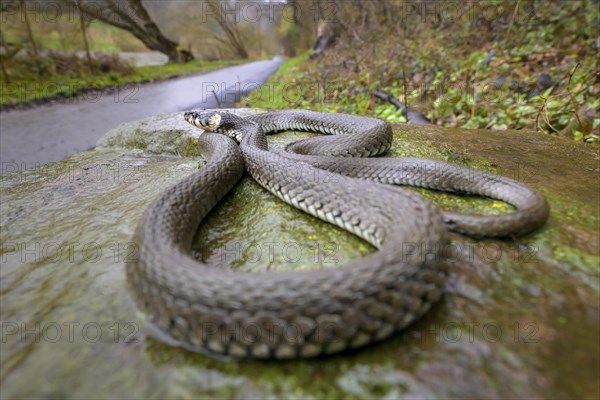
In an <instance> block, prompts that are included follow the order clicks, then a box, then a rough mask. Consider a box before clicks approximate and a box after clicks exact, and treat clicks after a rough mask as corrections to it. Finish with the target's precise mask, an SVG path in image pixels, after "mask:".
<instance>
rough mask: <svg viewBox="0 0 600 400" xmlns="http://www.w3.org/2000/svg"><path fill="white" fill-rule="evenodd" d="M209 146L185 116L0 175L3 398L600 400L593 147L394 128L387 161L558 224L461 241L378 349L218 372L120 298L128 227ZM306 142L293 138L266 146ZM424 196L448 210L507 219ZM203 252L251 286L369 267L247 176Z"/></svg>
mask: <svg viewBox="0 0 600 400" xmlns="http://www.w3.org/2000/svg"><path fill="white" fill-rule="evenodd" d="M239 112H241V113H242V114H243V113H247V112H253V110H239ZM199 132H200V131H199V130H197V129H195V128H193V127H191V126H189V125H188V124H187V123H185V122H184V121H183V119H182V116H181V115H180V113H177V114H169V115H162V116H157V117H153V118H149V119H145V120H141V121H137V122H135V123H129V124H125V125H122V126H120V127H119V128H116V129H114V130H113V131H111V132H109V133H107V134H106V135H105V136H104V137H103V138H102V139H101V140H100V142H99V143H98V146H97V148H96V150H94V151H89V152H84V153H79V154H77V155H74V156H72V157H70V158H68V159H66V160H64V161H62V162H59V163H55V164H48V165H44V166H41V167H40V168H36V169H31V170H26V171H23V172H19V173H13V174H9V175H7V176H4V177H2V181H1V183H2V187H1V205H0V207H1V208H0V211H1V213H0V223H1V226H2V232H1V239H0V240H1V254H0V256H1V261H2V267H1V269H0V288H1V294H0V296H1V298H0V299H1V320H2V342H1V347H2V351H1V352H0V361H1V363H0V364H1V366H0V378H1V381H2V397H3V398H17V397H18V398H23V397H36V398H99V397H101V398H173V397H186V398H187V397H193V398H197V397H257V398H266V397H283V398H297V397H302V398H306V397H314V398H323V397H356V398H358V397H387V398H427V399H429V398H448V397H460V398H482V397H485V398H499V397H502V398H529V397H546V398H548V397H556V398H598V397H599V396H600V393H598V390H599V389H598V384H597V377H598V375H599V373H600V370H599V353H600V344H599V340H598V339H599V329H598V326H599V322H600V318H599V310H598V304H599V299H600V297H599V289H600V284H599V280H598V273H599V262H600V244H599V228H598V227H599V224H600V210H599V204H600V190H599V180H598V175H599V173H600V164H599V160H600V157H599V151H598V147H597V146H590V145H583V144H580V143H575V142H572V141H568V140H564V139H562V138H554V137H548V136H544V135H539V134H536V133H528V132H515V131H478V130H460V129H442V128H437V127H434V126H410V125H408V126H401V125H398V126H396V127H395V143H394V146H393V151H392V155H393V156H397V157H401V156H416V157H429V158H434V159H439V160H443V161H448V162H453V163H456V164H460V165H465V166H468V167H472V168H475V169H485V170H488V171H497V172H498V173H500V174H502V175H505V176H509V177H512V178H515V179H517V180H519V181H522V182H525V183H526V184H529V185H530V186H532V187H533V188H535V189H537V190H539V191H540V192H541V193H542V194H544V195H545V196H547V198H548V200H549V202H550V205H551V207H552V211H551V217H550V220H549V222H548V224H547V225H546V226H545V227H544V228H542V229H541V230H539V231H538V232H535V233H534V234H531V235H528V236H526V237H520V238H514V239H512V240H504V241H498V240H477V241H476V240H473V239H469V238H462V237H456V238H455V239H454V242H453V243H454V246H455V248H456V250H457V252H460V254H461V255H462V259H461V260H460V262H459V261H457V262H455V263H454V265H453V268H452V270H451V275H450V279H449V282H448V285H447V288H446V295H445V296H444V298H443V299H442V301H440V303H439V304H438V305H437V306H435V307H434V308H433V309H432V310H431V311H430V312H429V313H428V314H427V315H426V317H425V318H423V319H422V320H420V321H418V322H417V323H416V324H414V325H412V326H411V327H409V328H408V329H407V330H406V331H404V332H402V333H399V334H397V335H395V336H394V337H393V338H392V339H390V340H386V341H384V342H383V343H381V344H378V345H375V346H370V347H368V348H365V349H363V350H361V351H356V352H352V353H347V354H342V355H338V356H334V357H327V358H322V359H318V360H300V361H290V362H223V361H218V360H215V359H211V358H208V357H206V356H204V355H202V354H195V353H190V352H188V351H186V350H183V349H180V348H176V347H172V346H170V345H168V344H165V343H163V342H161V341H159V340H157V339H155V338H153V337H152V336H150V332H151V330H150V328H149V327H148V326H147V325H145V323H144V318H143V315H141V314H140V313H139V311H138V310H137V309H136V307H135V305H133V304H132V302H131V301H130V300H129V297H128V294H127V291H126V287H125V274H124V260H125V259H127V258H128V257H132V256H135V250H136V249H135V248H134V247H133V245H132V243H131V241H130V240H131V237H132V234H133V230H134V228H135V225H136V223H137V221H138V219H139V218H140V216H141V213H142V212H143V210H144V209H145V207H146V206H147V205H148V204H149V202H150V201H152V199H154V198H155V197H156V196H158V194H159V193H160V192H162V191H163V190H164V189H165V188H166V187H167V186H169V185H171V184H173V183H175V182H177V181H178V180H180V179H181V178H182V177H184V176H186V175H187V174H189V173H190V172H192V171H193V170H195V169H196V168H197V167H198V163H199V160H200V158H199V157H198V155H199V154H198V150H197V148H196V146H195V143H194V138H195V137H197V136H198V134H199ZM306 136H308V135H307V134H299V133H293V132H289V133H284V134H280V135H277V136H274V137H271V138H270V143H271V144H272V145H273V146H274V147H277V146H281V145H282V144H285V143H287V142H290V141H293V140H297V139H298V138H300V137H306ZM420 192H422V193H423V194H424V195H426V196H428V197H430V198H431V199H433V200H434V201H436V202H437V203H439V204H440V205H441V206H442V207H443V208H445V209H453V210H462V211H465V212H484V213H498V212H503V211H504V210H506V209H508V206H506V205H504V204H502V203H500V202H493V201H490V200H483V199H477V198H470V197H469V198H464V197H457V196H450V195H445V194H440V193H432V192H428V191H424V190H423V191H420ZM195 243H196V244H195V252H196V254H197V256H198V257H200V258H202V259H204V260H211V261H213V262H215V263H217V264H223V265H229V266H231V267H232V268H237V269H240V270H251V271H265V270H270V269H273V270H293V269H298V268H330V267H336V266H339V265H340V264H342V263H344V262H345V261H347V260H349V259H354V258H357V257H360V256H361V255H364V254H367V253H369V252H371V251H374V249H373V248H371V247H370V246H369V245H367V244H365V243H364V242H362V241H361V240H359V239H357V238H355V237H354V236H352V235H351V234H348V233H346V232H344V231H342V230H340V229H338V228H335V227H332V226H330V225H328V224H326V223H323V222H320V221H318V220H316V219H314V218H312V217H310V216H307V215H305V214H303V213H302V212H299V211H296V210H294V209H293V208H291V207H289V206H287V205H285V204H283V203H281V202H280V201H279V200H277V199H275V198H274V197H273V196H271V195H270V194H269V193H267V192H265V191H264V190H262V189H261V188H260V187H259V186H258V185H257V184H255V183H254V182H253V181H252V180H251V178H249V177H245V178H244V179H243V181H242V182H241V183H240V184H239V185H238V186H237V187H236V188H235V189H234V190H233V192H232V193H230V195H228V197H226V199H224V200H223V201H222V202H221V203H220V204H219V206H218V208H217V209H215V210H214V211H213V212H212V214H211V215H210V216H209V217H208V219H207V221H206V223H205V224H203V225H202V226H201V228H200V229H199V231H198V234H197V237H196V240H195ZM457 260H458V259H457ZM271 273H276V271H272V272H271Z"/></svg>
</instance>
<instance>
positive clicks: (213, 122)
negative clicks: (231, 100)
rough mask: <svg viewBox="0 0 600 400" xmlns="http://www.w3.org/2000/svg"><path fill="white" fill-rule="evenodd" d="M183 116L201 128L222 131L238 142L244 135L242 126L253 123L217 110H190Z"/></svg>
mask: <svg viewBox="0 0 600 400" xmlns="http://www.w3.org/2000/svg"><path fill="white" fill-rule="evenodd" d="M183 118H185V120H186V121H187V122H189V123H190V124H192V125H194V126H196V127H198V128H200V129H204V130H205V131H207V132H216V133H222V134H224V135H227V136H229V137H231V138H233V139H234V140H235V141H236V142H238V143H241V141H242V137H243V134H242V130H241V129H240V127H242V126H244V125H247V124H253V123H251V122H248V121H246V120H245V119H244V118H242V117H239V116H237V115H234V114H231V113H228V112H220V111H215V110H201V111H188V112H186V113H185V114H183Z"/></svg>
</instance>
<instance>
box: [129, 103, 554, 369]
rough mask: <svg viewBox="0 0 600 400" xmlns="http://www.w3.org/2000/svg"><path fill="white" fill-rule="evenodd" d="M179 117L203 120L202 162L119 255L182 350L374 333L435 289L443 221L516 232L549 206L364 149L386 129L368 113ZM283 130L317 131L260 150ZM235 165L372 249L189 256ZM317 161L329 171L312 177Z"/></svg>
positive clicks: (340, 346)
mask: <svg viewBox="0 0 600 400" xmlns="http://www.w3.org/2000/svg"><path fill="white" fill-rule="evenodd" d="M184 117H185V119H186V120H187V121H188V122H189V123H191V124H193V125H195V126H197V127H199V128H202V129H204V130H205V131H207V132H205V133H203V134H202V135H201V136H200V138H199V146H200V150H201V152H202V154H203V156H204V158H205V159H206V160H207V163H206V165H205V166H204V167H203V168H201V169H199V170H198V171H197V172H195V173H193V174H192V175H190V176H188V177H187V178H185V179H183V180H182V181H180V182H179V183H177V184H175V185H174V186H173V187H171V188H169V189H168V190H166V191H165V192H164V193H163V194H161V195H160V196H159V198H158V199H157V200H155V201H154V202H153V203H152V204H151V205H150V206H149V207H148V208H147V209H146V211H145V212H144V215H143V217H142V219H141V220H140V222H139V223H138V226H137V229H136V233H135V236H134V241H135V243H136V244H137V245H138V248H139V256H138V257H137V258H136V259H135V260H133V261H130V262H128V263H127V264H126V273H127V281H128V286H129V288H130V292H131V293H132V296H133V298H134V300H135V302H136V304H137V305H138V306H139V307H140V308H141V309H142V310H143V311H144V312H145V314H146V315H147V317H148V319H149V320H150V321H151V322H152V323H153V324H154V325H156V326H157V327H158V328H159V329H160V330H161V331H162V332H164V333H167V334H168V336H169V337H170V338H172V339H174V340H175V341H176V342H177V343H179V344H180V345H182V346H184V347H186V348H187V349H190V350H193V351H200V352H208V353H211V354H217V355H224V356H228V357H232V358H261V359H264V358H274V359H288V358H297V357H315V356H320V355H324V354H332V353H337V352H340V351H343V350H346V349H353V348H359V347H362V346H365V345H367V344H369V343H372V342H375V341H379V340H382V339H384V338H386V337H389V336H390V335H392V334H393V333H394V332H396V331H398V330H401V329H403V328H404V327H406V326H407V325H409V324H411V323H412V322H414V321H415V320H416V319H418V318H419V317H420V316H422V315H423V314H424V313H425V312H427V310H429V308H430V307H431V305H432V304H434V303H435V302H436V301H437V300H438V299H439V298H440V296H441V295H442V292H443V288H444V285H445V282H446V277H447V274H448V264H447V262H446V258H445V249H446V248H447V247H448V246H447V244H448V241H449V239H448V237H449V235H448V232H449V230H452V231H455V232H459V233H462V234H468V235H472V236H477V237H482V236H487V237H501V236H510V235H517V234H523V233H526V232H530V231H532V230H535V229H537V228H538V227H540V226H542V225H543V224H544V223H545V221H546V219H547V217H548V215H549V207H548V203H547V202H546V200H545V199H544V197H543V196H541V195H540V194H538V193H536V192H535V191H533V190H531V189H530V188H528V187H526V186H525V185H522V184H520V183H518V182H516V181H513V180H510V179H508V178H504V177H500V176H495V175H491V174H486V173H483V172H481V173H475V174H474V172H473V171H472V170H468V169H466V168H462V167H457V166H453V165H450V164H446V163H442V162H438V161H433V160H426V159H414V158H404V159H403V158H381V157H378V158H373V159H369V158H364V157H369V156H378V155H381V154H383V153H385V152H386V151H387V150H389V148H390V146H391V142H392V136H393V132H392V129H391V127H390V125H389V124H388V123H386V122H384V121H381V120H379V119H375V118H367V117H359V116H352V115H345V114H322V113H316V112H311V111H300V110H298V111H294V110H289V111H276V112H269V113H264V114H258V115H255V116H251V117H247V118H242V117H239V116H236V115H233V114H230V113H227V112H225V111H216V110H212V111H211V110H206V111H198V112H188V113H186V114H185V116H184ZM284 130H302V131H311V132H316V133H322V134H324V135H323V136H318V137H314V138H310V139H304V140H300V141H297V142H294V143H291V144H289V145H288V146H287V147H286V149H285V151H281V152H278V153H275V152H271V151H269V149H268V146H267V140H266V134H267V133H274V132H278V131H284ZM232 138H233V139H235V141H234V140H232ZM236 141H237V142H239V146H238V144H237V143H236ZM244 170H247V171H248V172H249V173H250V175H251V176H252V177H253V178H254V179H255V180H256V181H257V182H258V183H259V184H260V185H261V186H262V187H264V188H265V189H266V190H268V191H270V192H271V193H272V194H274V195H275V196H277V197H278V198H280V199H281V200H283V201H285V202H287V203H288V204H290V205H292V206H294V207H296V208H299V209H301V210H303V211H305V212H307V213H309V214H311V215H313V216H315V217H317V218H320V219H322V220H324V221H327V222H330V223H332V224H335V225H337V226H339V227H341V228H343V229H345V230H347V231H349V232H351V233H353V234H355V235H357V236H359V237H361V238H362V239H364V240H366V241H367V242H369V243H371V244H373V245H374V246H375V247H377V248H378V251H376V252H375V253H373V254H370V255H368V256H366V257H364V258H362V259H359V260H354V261H351V262H350V263H348V264H346V265H344V266H341V267H339V268H332V269H326V270H321V271H299V272H276V273H272V272H271V273H244V272H234V271H230V270H224V269H218V268H213V267H210V266H208V265H206V264H204V263H201V262H198V261H197V260H195V259H194V258H193V257H192V256H191V244H192V239H193V236H194V233H195V232H196V230H197V228H198V225H199V224H200V223H201V222H202V220H203V219H204V217H205V216H206V215H207V214H208V213H209V212H210V210H211V209H212V208H213V207H214V206H215V205H216V204H217V203H218V202H219V200H220V199H221V198H222V197H223V196H224V195H225V194H226V193H227V192H228V191H229V190H230V189H231V188H232V187H233V186H234V185H235V184H236V183H237V181H238V180H239V179H240V178H241V177H242V175H243V173H244ZM290 170H294V171H296V172H295V173H294V174H288V173H286V171H290ZM298 171H300V173H298ZM315 172H321V174H319V173H315ZM323 174H330V176H328V178H327V179H315V177H323V176H324V175H323ZM292 175H293V176H292ZM325 181H326V183H325ZM397 185H412V186H420V187H425V188H430V189H435V190H443V191H450V192H461V193H471V194H478V195H481V196H485V197H490V198H494V199H499V200H502V201H505V202H507V203H509V204H511V205H513V206H514V207H515V208H516V210H515V211H514V212H512V213H508V214H504V215H499V216H466V215H460V214H453V213H443V212H442V211H441V210H439V209H438V207H437V206H436V205H435V204H433V203H432V202H430V201H428V200H426V199H424V198H423V197H421V196H420V195H418V194H417V193H415V192H412V191H408V190H403V189H401V188H399V187H397Z"/></svg>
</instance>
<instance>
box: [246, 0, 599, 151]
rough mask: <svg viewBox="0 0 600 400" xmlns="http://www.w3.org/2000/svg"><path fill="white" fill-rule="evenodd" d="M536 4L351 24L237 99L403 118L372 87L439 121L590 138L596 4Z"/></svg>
mask: <svg viewBox="0 0 600 400" xmlns="http://www.w3.org/2000/svg"><path fill="white" fill-rule="evenodd" d="M495 3H498V7H501V6H502V4H504V3H503V2H495ZM519 3H520V2H519ZM524 4H526V3H525V2H524ZM536 4H537V3H536ZM543 5H544V7H538V8H536V9H532V10H526V9H524V8H522V9H520V10H519V9H516V11H514V10H508V9H507V10H505V11H506V12H504V13H502V15H503V17H502V18H500V17H498V18H496V19H493V20H486V19H485V18H475V17H474V16H472V15H465V16H463V18H461V19H457V20H455V21H451V22H448V21H444V20H436V21H433V22H430V21H405V23H404V24H402V23H400V22H397V21H393V22H391V23H390V22H389V21H388V22H387V23H386V21H380V22H381V23H379V24H377V26H375V27H370V28H368V29H362V30H361V29H359V28H358V27H356V25H357V24H358V23H354V22H352V23H349V24H347V25H349V28H348V27H347V28H346V31H345V33H343V34H342V36H341V37H340V38H339V39H338V41H337V44H336V45H335V46H334V47H332V48H330V49H328V50H327V51H326V52H325V55H324V56H323V57H321V58H319V59H317V60H310V59H308V57H307V56H308V55H307V54H305V55H303V56H301V57H298V58H295V59H291V60H288V61H287V62H286V63H285V64H284V65H283V67H282V69H281V70H280V71H279V73H278V74H276V75H275V76H274V77H273V78H272V79H271V80H270V81H269V82H268V83H267V89H268V90H267V89H264V90H260V91H258V92H257V93H254V94H252V95H250V96H249V97H248V98H247V99H245V101H244V102H243V105H246V106H259V107H268V108H274V109H286V108H299V109H313V110H318V111H325V112H344V113H351V114H359V115H371V116H377V117H380V118H384V119H386V120H388V121H390V122H406V118H405V116H404V114H403V112H402V111H401V110H398V109H396V107H395V106H393V105H391V104H388V103H385V102H383V101H382V100H379V99H377V98H375V97H374V96H373V91H375V90H378V91H382V92H385V93H390V94H392V95H394V96H395V97H397V98H398V99H400V100H401V101H402V102H405V103H408V105H409V107H410V108H411V109H412V110H415V111H418V112H421V113H422V114H424V115H426V116H427V117H428V118H429V119H430V120H431V121H432V123H434V124H437V125H441V126H449V127H461V128H481V129H529V130H538V131H541V132H545V133H547V134H555V135H563V136H567V137H571V138H573V139H575V140H578V141H587V142H594V141H598V140H599V139H600V138H599V136H600V132H599V130H600V116H599V115H598V113H597V110H598V107H599V105H600V100H599V99H598V95H599V94H600V75H599V71H598V60H597V52H598V50H599V49H600V38H599V37H598V34H597V32H598V24H599V22H598V21H599V17H598V10H597V9H596V7H594V5H593V4H592V3H591V2H589V1H573V2H543ZM517 7H518V4H517ZM521 7H525V6H523V5H522V6H521ZM517 12H519V13H517ZM351 17H352V16H344V17H343V18H345V20H346V21H347V20H352V19H351ZM594 32H595V34H594Z"/></svg>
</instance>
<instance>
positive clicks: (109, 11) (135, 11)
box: [63, 0, 194, 63]
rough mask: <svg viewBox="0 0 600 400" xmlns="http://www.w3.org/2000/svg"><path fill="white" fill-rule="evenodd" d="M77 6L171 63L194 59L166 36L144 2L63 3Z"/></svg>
mask: <svg viewBox="0 0 600 400" xmlns="http://www.w3.org/2000/svg"><path fill="white" fill-rule="evenodd" d="M63 1H65V2H67V3H69V4H71V5H74V6H75V7H77V6H78V3H79V6H80V7H79V8H80V10H81V11H82V12H83V14H84V15H85V16H87V17H88V18H93V19H98V20H100V21H102V22H106V23H107V24H110V25H113V26H116V27H118V28H121V29H125V30H126V31H128V32H130V33H131V34H133V35H134V36H135V37H137V38H138V39H139V40H141V41H142V43H144V45H146V47H147V48H148V49H150V50H156V51H160V52H161V53H163V54H166V55H167V57H169V61H170V62H175V63H181V62H187V61H190V60H193V59H194V56H193V55H192V54H191V53H190V52H189V51H187V50H184V49H179V48H178V47H179V45H178V44H177V43H176V42H174V41H172V40H169V39H168V38H167V37H165V36H164V35H163V34H162V32H161V31H160V29H158V27H157V26H156V24H155V23H154V21H152V19H151V18H150V15H149V14H148V12H147V11H146V9H145V8H144V6H143V5H142V3H141V0H119V1H115V0H95V1H94V2H89V3H87V2H83V1H81V2H79V1H78V0H63Z"/></svg>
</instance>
